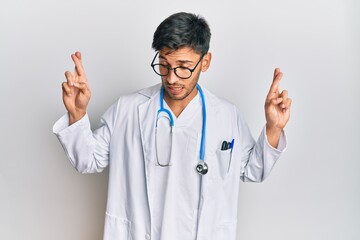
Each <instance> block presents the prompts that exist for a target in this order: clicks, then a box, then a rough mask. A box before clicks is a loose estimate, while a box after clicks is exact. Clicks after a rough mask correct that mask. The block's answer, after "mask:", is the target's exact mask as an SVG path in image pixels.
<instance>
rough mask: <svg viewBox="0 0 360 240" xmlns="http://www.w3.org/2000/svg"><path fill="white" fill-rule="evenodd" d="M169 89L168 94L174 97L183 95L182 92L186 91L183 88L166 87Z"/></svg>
mask: <svg viewBox="0 0 360 240" xmlns="http://www.w3.org/2000/svg"><path fill="white" fill-rule="evenodd" d="M166 87H167V89H168V92H169V93H170V94H173V95H178V94H180V93H181V91H182V90H183V89H184V87H183V86H169V85H167V86H166Z"/></svg>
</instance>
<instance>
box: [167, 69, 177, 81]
mask: <svg viewBox="0 0 360 240" xmlns="http://www.w3.org/2000/svg"><path fill="white" fill-rule="evenodd" d="M178 80H179V78H178V76H176V74H175V71H174V69H172V70H170V71H169V75H167V76H166V81H167V82H168V83H169V84H173V83H175V82H177V81H178Z"/></svg>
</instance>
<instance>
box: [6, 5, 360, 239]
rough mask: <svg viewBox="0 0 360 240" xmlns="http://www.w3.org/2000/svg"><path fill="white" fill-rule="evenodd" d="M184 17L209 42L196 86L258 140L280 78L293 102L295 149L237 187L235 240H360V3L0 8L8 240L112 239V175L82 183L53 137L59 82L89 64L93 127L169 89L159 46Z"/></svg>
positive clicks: (58, 113)
mask: <svg viewBox="0 0 360 240" xmlns="http://www.w3.org/2000/svg"><path fill="white" fill-rule="evenodd" d="M178 11H187V12H194V13H198V14H201V15H202V16H204V17H205V18H206V19H207V20H208V22H209V24H210V27H211V29H212V42H211V52H212V53H213V61H212V65H211V68H210V69H209V71H208V72H206V73H205V74H203V75H202V78H201V80H200V83H201V84H202V85H203V86H205V87H207V88H208V89H209V90H211V91H212V92H214V93H216V94H217V95H220V96H222V97H225V98H227V99H229V100H230V101H232V102H234V103H235V104H236V105H237V106H238V107H239V108H240V109H241V110H242V112H243V113H244V115H245V117H246V120H247V122H248V124H249V126H250V128H251V130H252V132H253V135H254V137H257V135H258V134H259V133H260V131H261V129H262V127H263V125H264V123H265V118H264V113H263V103H264V99H265V96H266V94H267V91H268V89H269V86H270V84H271V80H272V72H273V69H274V68H275V67H277V66H279V67H281V69H282V71H283V72H284V78H283V80H282V82H281V88H286V89H288V90H289V93H290V96H291V97H292V99H293V107H292V116H291V120H290V123H289V124H288V126H287V129H286V130H287V134H288V138H289V147H288V150H287V152H286V153H285V154H283V156H282V157H281V160H280V161H279V162H278V163H277V165H276V167H275V169H274V170H273V172H272V174H271V175H270V177H269V178H268V179H267V180H266V181H265V182H264V183H261V184H244V183H242V184H241V186H240V197H239V209H238V213H239V214H238V215H239V217H238V235H239V236H238V239H246V240H252V239H254V240H258V239H276V240H285V239H286V240H288V239H292V240H303V239H307V240H317V239H327V240H335V239H337V240H338V239H339V240H340V239H341V240H344V239H345V240H348V239H351V240H356V239H360V228H359V222H360V204H359V202H360V174H359V169H360V163H359V162H360V157H359V156H360V138H359V134H360V128H359V122H360V107H359V103H360V94H359V90H360V44H359V43H360V4H359V1H356V0H353V1H351V0H302V1H288V0H273V1H268V0H241V1H235V0H234V1H227V0H223V1H213V2H212V1H209V0H207V1H189V0H183V1H163V0H155V1H134V0H132V1H130V0H129V1H120V0H117V1H115V0H111V1H110V0H107V1H93V2H92V1H86V0H71V1H70V0H63V1H55V0H32V1H25V0H1V2H0V49H1V51H0V77H1V85H0V86H1V87H0V89H1V90H0V93H1V94H0V107H1V108H0V114H1V119H0V121H1V122H0V128H1V129H0V130H1V131H0V132H1V137H0V141H1V144H0V148H1V151H0V239H7V240H18V239H34V240H35V239H36V240H45V239H46V240H48V239H52V240H57V239H59V240H60V239H62V240H63V239H66V240H79V239H80V240H97V239H101V238H102V233H103V221H104V211H105V201H106V193H107V177H108V172H107V171H105V172H104V173H101V174H94V175H81V174H79V173H77V172H76V171H75V170H74V169H73V168H72V166H71V165H70V163H69V162H68V160H67V158H66V156H65V153H64V152H63V150H62V148H61V145H60V144H59V143H58V141H57V139H56V137H55V136H54V135H53V134H52V130H51V129H52V125H53V123H54V122H55V121H56V120H57V119H58V118H59V117H60V116H61V115H62V114H64V113H65V109H64V107H63V105H62V100H61V82H62V81H64V79H65V78H64V75H63V73H64V72H65V71H66V70H72V69H73V64H72V61H71V59H70V54H71V53H73V52H74V51H76V50H80V51H82V53H83V59H84V65H85V69H86V70H87V75H88V78H89V81H90V84H91V87H92V94H93V95H92V99H91V102H90V106H89V114H90V117H91V121H92V123H93V124H94V125H93V126H95V124H97V122H98V120H99V118H100V116H101V114H102V113H103V112H104V111H105V110H106V108H107V107H108V106H109V105H110V104H111V103H112V102H114V101H115V100H116V99H117V98H118V97H119V96H120V95H124V94H127V93H130V92H133V91H136V90H137V89H139V88H144V87H147V86H150V85H153V84H155V83H158V82H159V78H158V77H157V76H156V75H155V74H154V73H153V71H152V69H151V68H150V62H151V60H152V58H153V56H154V51H153V50H152V49H151V42H152V34H153V32H154V31H155V29H156V27H157V26H158V24H159V23H160V22H161V21H162V20H163V19H165V18H166V17H167V16H169V15H171V14H172V13H175V12H178Z"/></svg>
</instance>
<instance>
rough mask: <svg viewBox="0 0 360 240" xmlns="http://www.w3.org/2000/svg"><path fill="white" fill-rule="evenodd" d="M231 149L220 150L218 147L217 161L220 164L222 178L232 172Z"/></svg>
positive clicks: (218, 167) (219, 169) (219, 170)
mask: <svg viewBox="0 0 360 240" xmlns="http://www.w3.org/2000/svg"><path fill="white" fill-rule="evenodd" d="M231 155H232V152H231V149H227V150H220V149H216V162H217V164H218V166H217V169H218V172H219V173H218V174H219V176H220V177H221V178H223V179H224V178H226V177H227V175H228V174H229V172H230V167H231V157H232V156H231Z"/></svg>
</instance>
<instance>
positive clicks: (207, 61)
mask: <svg viewBox="0 0 360 240" xmlns="http://www.w3.org/2000/svg"><path fill="white" fill-rule="evenodd" d="M210 62H211V53H210V52H208V53H207V54H205V55H204V57H203V59H202V63H201V71H202V72H206V70H208V69H209V67H210Z"/></svg>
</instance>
